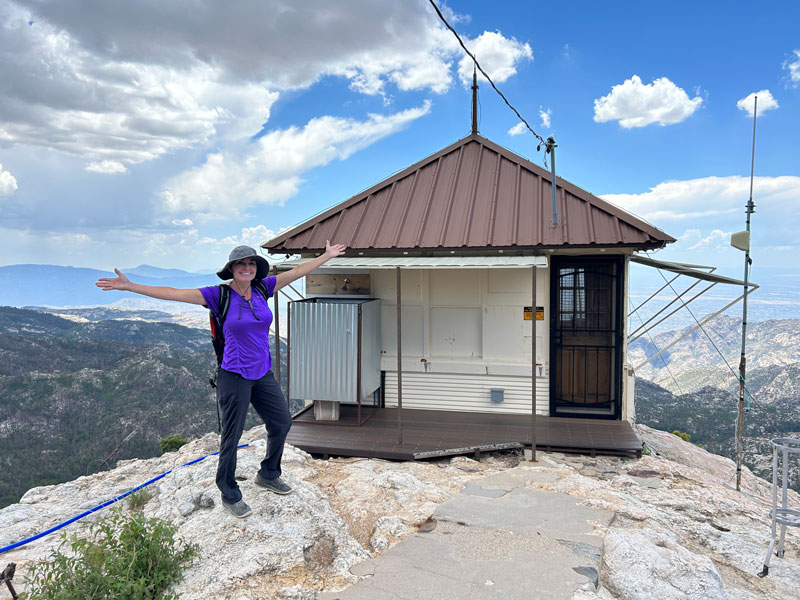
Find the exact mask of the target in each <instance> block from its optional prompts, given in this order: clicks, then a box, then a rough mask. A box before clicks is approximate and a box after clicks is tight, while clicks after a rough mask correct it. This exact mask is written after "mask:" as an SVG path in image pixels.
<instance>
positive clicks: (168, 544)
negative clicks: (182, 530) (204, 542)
mask: <svg viewBox="0 0 800 600" xmlns="http://www.w3.org/2000/svg"><path fill="white" fill-rule="evenodd" d="M175 532H176V529H175V527H174V526H173V525H172V524H170V523H168V522H166V521H163V520H161V519H144V518H143V517H142V515H141V514H140V513H125V512H122V511H114V512H112V513H111V514H110V515H109V516H108V517H106V518H104V519H102V520H100V521H98V522H97V523H93V524H92V525H91V526H90V527H89V535H88V536H87V537H86V538H79V537H78V536H77V535H76V534H72V536H70V537H69V538H68V537H67V534H66V533H62V534H61V543H60V544H59V546H58V548H57V549H56V550H53V551H52V552H51V554H50V559H49V560H46V561H42V562H39V563H36V564H35V565H34V566H33V569H32V571H31V574H30V575H29V576H28V577H27V578H26V584H27V587H28V593H27V595H26V596H25V598H26V600H74V599H76V598H80V599H81V600H100V599H103V600H105V599H107V598H114V599H116V600H134V599H142V598H148V599H152V600H177V596H176V595H175V594H172V593H168V592H167V588H168V587H169V586H170V585H171V584H173V583H177V582H179V581H181V580H182V579H183V569H184V566H188V564H187V563H191V561H192V559H193V558H194V557H195V556H197V554H198V550H197V547H196V546H195V545H193V544H184V543H183V542H180V541H177V540H176V539H175Z"/></svg>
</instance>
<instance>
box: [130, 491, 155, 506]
mask: <svg viewBox="0 0 800 600" xmlns="http://www.w3.org/2000/svg"><path fill="white" fill-rule="evenodd" d="M152 497H153V493H152V492H150V491H149V490H145V489H141V490H139V491H137V492H133V493H132V494H131V495H130V496H128V497H127V498H126V500H127V501H128V508H130V509H131V510H141V508H142V507H143V506H144V505H145V504H147V503H148V502H149V501H150V498H152Z"/></svg>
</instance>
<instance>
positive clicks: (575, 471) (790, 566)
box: [0, 426, 800, 600]
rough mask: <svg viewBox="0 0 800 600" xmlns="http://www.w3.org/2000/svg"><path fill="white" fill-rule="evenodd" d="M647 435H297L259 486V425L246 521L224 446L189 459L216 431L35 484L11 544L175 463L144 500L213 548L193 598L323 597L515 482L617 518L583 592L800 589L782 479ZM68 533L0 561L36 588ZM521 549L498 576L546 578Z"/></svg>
mask: <svg viewBox="0 0 800 600" xmlns="http://www.w3.org/2000/svg"><path fill="white" fill-rule="evenodd" d="M638 431H639V433H640V435H641V438H642V440H643V441H644V443H645V444H646V445H647V447H648V448H649V449H650V450H651V454H650V455H649V456H644V457H642V458H641V459H638V460H637V459H629V458H618V457H589V456H580V455H563V454H543V453H539V455H538V458H539V462H538V463H529V462H527V461H524V460H522V457H521V456H520V455H519V454H515V453H498V454H496V455H486V456H484V457H483V458H482V459H481V460H480V461H478V460H473V459H471V458H466V457H456V458H452V459H442V460H438V461H430V462H414V463H398V462H388V461H381V460H374V459H371V460H367V459H332V460H327V461H324V460H318V459H314V458H312V457H311V456H309V455H308V454H306V453H304V452H301V451H299V450H297V449H295V448H292V447H290V446H287V448H286V451H285V454H284V462H283V465H284V477H285V479H286V480H287V481H288V482H289V483H290V484H291V485H292V486H293V487H294V488H295V491H294V493H293V494H291V495H289V496H278V495H275V494H271V493H269V492H265V491H264V490H262V489H261V488H258V487H257V486H256V485H255V484H254V483H253V481H252V478H253V476H254V475H255V472H256V470H257V469H258V465H259V462H260V460H261V458H262V456H263V453H264V440H263V439H262V438H261V436H262V434H263V428H255V429H253V430H250V431H248V432H245V436H244V438H243V442H250V445H249V446H248V447H246V448H243V449H241V450H240V451H239V462H238V474H239V475H240V476H241V481H240V485H241V487H242V491H243V493H244V496H245V500H246V501H247V502H248V503H249V504H250V505H251V507H252V508H253V514H252V515H251V516H250V517H248V518H246V519H235V518H234V517H233V516H231V515H230V514H228V513H227V512H226V511H225V510H224V509H223V508H222V507H221V505H220V500H219V494H218V492H217V489H216V486H215V485H214V475H215V472H216V457H213V456H212V457H209V458H207V459H205V460H203V461H200V462H198V463H196V464H192V465H189V466H180V465H183V464H184V463H187V462H189V461H191V460H193V459H195V458H198V457H200V456H203V455H206V454H210V453H212V452H215V451H216V450H217V443H218V438H217V436H216V435H206V436H204V437H202V438H200V439H198V440H195V441H193V442H191V443H189V444H187V445H186V446H184V447H183V448H181V450H180V451H178V452H176V453H168V454H166V455H164V456H161V457H159V458H155V459H150V460H133V461H126V462H124V463H121V464H120V465H118V467H117V468H116V469H114V470H112V471H108V472H103V473H98V474H95V475H91V476H87V477H81V478H79V479H77V480H75V481H72V482H68V483H65V484H62V485H56V486H47V487H41V488H34V489H32V490H30V491H29V492H28V493H27V494H25V496H24V497H23V498H22V499H21V501H20V503H18V504H15V505H11V506H9V507H7V508H5V509H3V510H0V547H4V546H6V545H8V544H11V543H14V542H17V541H19V540H22V539H24V538H27V537H29V536H32V535H35V534H37V533H40V532H42V531H44V530H46V529H48V528H50V527H52V526H54V525H57V524H59V523H61V522H63V521H66V520H67V519H70V518H72V517H74V516H75V515H77V514H80V513H81V512H83V511H86V510H89V509H91V508H93V507H95V506H97V505H98V504H100V503H102V502H104V501H106V500H108V499H111V498H114V497H116V496H118V495H120V494H123V493H125V492H126V491H128V490H130V489H131V488H133V487H135V486H137V485H139V484H141V483H143V482H145V481H147V480H149V479H152V478H155V477H157V476H159V475H161V474H162V473H165V472H166V471H169V470H171V469H172V472H171V473H169V474H168V475H166V476H165V477H163V478H162V479H159V480H158V481H156V482H155V483H153V484H152V485H149V486H148V487H147V488H146V489H147V490H148V491H150V492H151V494H152V497H151V498H150V499H149V500H148V501H147V502H146V503H145V504H144V506H143V508H142V511H143V514H144V515H145V516H146V517H159V518H162V519H166V520H168V521H170V522H171V523H173V524H175V525H176V526H177V528H178V535H179V536H180V537H181V538H183V539H184V540H186V541H188V542H192V543H195V544H197V545H198V546H199V548H200V556H199V557H198V559H197V560H196V561H195V562H194V564H193V565H192V566H191V567H190V568H189V569H188V570H187V571H186V577H185V580H184V581H183V582H182V583H181V584H179V586H178V587H177V588H176V590H175V591H176V592H178V594H179V595H180V597H181V598H186V599H190V600H191V599H195V598H196V599H200V598H204V599H205V598H219V599H229V600H260V599H267V598H296V599H300V600H311V599H314V598H317V597H318V596H319V595H320V593H321V592H323V591H324V592H331V591H336V590H343V589H345V588H347V587H348V586H351V585H353V584H354V583H355V584H357V582H358V581H359V580H363V579H364V578H368V577H370V576H372V575H371V574H370V572H369V569H365V568H364V565H365V564H367V561H369V559H370V558H371V557H376V556H378V555H379V554H381V553H384V552H386V551H387V550H390V549H392V548H393V547H394V546H397V545H398V544H409V543H416V542H414V540H415V539H416V538H418V535H417V532H418V531H425V530H426V528H431V527H435V522H432V521H431V520H430V518H431V516H432V515H433V514H434V513H435V512H436V511H437V509H439V507H441V509H440V510H439V513H437V514H440V515H443V516H446V515H447V510H448V507H457V506H458V505H459V497H460V495H464V494H467V495H469V496H471V497H472V498H473V499H477V501H481V502H484V501H485V502H486V503H490V502H493V501H498V500H503V501H504V502H506V503H507V504H508V505H509V506H513V507H514V508H513V509H514V510H520V511H522V510H526V507H525V506H523V505H522V504H520V502H522V500H519V501H517V500H515V498H522V497H523V496H524V495H522V494H517V493H515V492H514V487H515V486H522V487H523V488H524V489H527V490H531V491H532V492H535V495H534V496H535V497H536V498H539V499H541V501H542V502H544V501H545V500H546V498H547V496H548V495H551V494H553V495H557V496H558V497H559V498H562V497H564V496H568V497H569V498H570V502H572V503H573V504H575V505H576V506H583V507H585V508H586V509H591V510H595V511H598V513H602V514H603V515H610V517H609V518H604V519H600V520H597V522H595V523H594V525H593V527H594V531H593V532H592V537H591V539H592V540H596V541H593V542H592V544H594V545H593V546H592V548H596V552H597V561H598V562H597V564H598V566H599V577H595V578H594V579H595V580H599V583H598V585H597V586H595V584H594V582H593V581H592V578H591V577H589V576H588V575H586V574H584V575H586V577H585V579H586V582H587V583H586V584H585V585H582V586H580V589H578V590H577V591H576V592H575V594H574V596H573V599H574V600H597V599H598V598H599V599H602V600H612V599H642V600H643V599H645V598H647V599H648V600H651V599H657V600H659V599H664V600H667V599H676V600H677V599H679V598H680V599H684V598H698V599H700V598H703V599H705V598H708V599H712V598H713V599H715V600H716V599H723V598H731V599H751V598H766V599H775V600H778V599H780V600H785V599H791V598H800V535H798V534H799V533H800V532H798V531H797V530H796V529H792V528H789V529H788V530H787V536H786V546H785V549H786V554H785V556H784V557H782V558H778V557H776V556H773V557H772V561H771V568H770V573H769V576H768V577H766V578H763V579H762V578H759V577H757V573H758V572H759V571H760V570H761V567H762V565H763V562H764V558H765V556H766V550H767V546H768V544H769V534H770V521H769V510H770V507H771V495H770V492H771V486H770V484H769V483H767V482H765V481H763V480H761V479H758V478H756V477H755V476H753V475H752V474H751V473H750V472H749V471H747V470H746V469H745V471H744V473H743V490H742V492H737V491H736V490H735V488H734V473H735V471H734V465H733V463H732V462H731V461H730V460H728V459H724V458H721V457H718V456H715V455H712V454H709V453H707V452H705V451H704V450H702V449H700V448H698V447H696V446H694V445H692V444H689V443H687V442H684V441H683V440H681V439H680V438H678V437H676V436H674V435H672V434H668V433H664V432H659V431H655V430H652V429H649V428H647V427H643V426H639V427H638ZM517 504H520V505H519V506H517ZM789 504H790V506H792V507H794V508H800V498H798V495H797V494H795V493H793V492H791V493H790V498H789ZM114 507H116V508H114ZM112 509H116V510H131V509H130V507H129V506H128V505H127V503H126V501H124V500H123V501H120V502H118V503H116V504H114V505H112V507H109V508H106V509H103V510H101V511H98V512H96V513H93V514H91V515H89V516H88V517H86V518H84V519H82V520H80V521H77V522H75V523H73V524H72V525H70V526H68V527H67V528H66V531H67V532H68V533H70V534H71V533H81V532H83V531H85V528H86V526H87V524H88V523H89V522H91V521H93V520H96V519H98V518H100V517H101V516H102V515H103V514H105V513H106V512H108V511H109V510H112ZM546 517H547V521H546V522H545V521H542V523H538V524H537V523H535V522H534V523H533V524H532V525H531V530H530V531H527V532H526V531H519V532H511V534H510V535H516V536H517V537H518V538H520V536H524V535H530V534H531V533H530V532H532V531H533V530H534V529H536V530H537V531H542V532H545V531H549V532H551V534H552V535H557V534H558V519H557V518H554V515H553V514H552V513H548V514H547V515H546ZM544 518H545V515H543V516H542V519H544ZM487 519H488V517H487ZM498 519H500V521H498V523H495V524H493V523H491V522H490V521H489V520H484V519H483V517H482V518H481V520H480V521H478V520H477V518H476V522H475V524H474V525H475V526H476V527H480V528H481V531H482V532H483V535H484V537H485V538H486V539H487V540H491V543H492V544H494V543H496V542H497V543H501V542H502V540H501V539H500V537H498V536H499V534H498V533H496V532H505V533H504V534H508V532H507V531H506V529H508V524H509V522H510V521H509V520H508V518H507V515H502V514H498ZM445 526H447V527H457V526H458V524H455V525H454V524H452V523H445V524H442V523H440V524H439V528H440V530H442V531H444V530H445V529H443V528H445ZM459 527H460V526H459ZM492 528H494V530H493V529H492ZM537 528H538V529H537ZM493 531H494V533H493ZM533 535H536V534H533ZM59 539H60V538H59V534H58V533H55V534H51V535H48V536H45V537H42V538H40V539H38V540H36V541H34V542H31V543H30V544H26V545H24V546H21V547H19V548H17V549H15V550H12V551H9V552H6V553H5V554H3V555H2V556H0V561H2V564H0V567H2V566H4V565H5V564H7V563H9V562H15V563H17V575H16V577H15V587H17V590H18V591H20V589H23V590H24V585H23V584H22V582H23V579H24V575H25V572H26V571H27V570H29V567H30V564H31V562H32V561H36V560H42V559H45V558H46V557H47V556H48V554H49V553H50V552H51V551H52V550H53V549H54V548H55V547H56V546H57V545H58V543H59ZM438 539H446V536H442V537H440V538H438ZM520 539H521V538H520ZM588 539H589V538H586V539H582V538H578V537H576V538H574V539H573V540H570V539H566V540H565V543H559V544H555V545H553V546H552V548H551V547H550V545H548V544H541V545H540V546H541V547H539V548H538V549H537V551H538V552H540V553H541V554H542V557H541V558H542V560H541V561H540V562H541V564H542V565H546V564H548V561H551V562H552V561H553V560H558V557H559V556H573V555H575V554H576V553H577V552H580V551H586V548H587V547H588V546H587V544H586V540H588ZM515 543H516V544H519V541H518V540H517V541H515ZM514 548H516V546H515V547H514ZM582 548H583V550H581V549H582ZM523 551H524V552H530V551H531V548H529V547H528V546H526V547H525V548H521V547H520V548H518V549H516V550H514V552H509V554H508V556H509V558H508V560H503V561H498V563H497V564H498V568H499V567H500V566H502V568H501V569H500V571H498V573H497V576H498V577H509V576H510V575H509V574H510V573H512V572H514V571H515V569H516V570H517V571H518V572H519V573H523V572H524V573H526V574H527V575H528V576H530V577H532V578H534V579H535V577H536V575H537V573H536V569H537V561H534V560H532V559H531V560H525V561H524V564H520V565H518V567H515V565H514V564H513V562H514V561H513V560H512V559H511V558H510V557H513V556H515V555H517V554H518V553H519V552H523ZM459 552H461V553H462V554H463V552H466V550H465V549H460V550H459ZM593 552H594V550H593ZM565 553H566V554H565ZM387 556H388V554H387ZM470 558H471V559H474V558H477V557H473V556H470ZM509 562H511V563H512V564H508V563H509ZM408 568H409V569H413V565H409V566H408ZM579 574H580V573H579ZM543 575H547V574H543ZM409 577H413V571H410V572H409ZM401 579H402V578H401ZM488 581H490V580H489V579H488V578H487V579H486V582H488ZM493 581H495V582H497V581H499V579H497V578H495V579H494V580H493ZM485 587H486V588H487V590H488V589H491V588H492V587H493V586H492V585H489V583H486V585H485ZM532 591H533V590H532Z"/></svg>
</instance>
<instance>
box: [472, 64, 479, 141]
mask: <svg viewBox="0 0 800 600" xmlns="http://www.w3.org/2000/svg"><path fill="white" fill-rule="evenodd" d="M477 133H478V67H477V65H476V63H475V62H474V61H473V63H472V135H476V134H477Z"/></svg>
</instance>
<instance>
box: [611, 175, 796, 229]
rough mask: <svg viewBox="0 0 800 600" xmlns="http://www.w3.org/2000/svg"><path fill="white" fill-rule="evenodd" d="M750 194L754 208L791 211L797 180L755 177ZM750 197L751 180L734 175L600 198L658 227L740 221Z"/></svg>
mask: <svg viewBox="0 0 800 600" xmlns="http://www.w3.org/2000/svg"><path fill="white" fill-rule="evenodd" d="M753 194H754V200H755V202H756V205H761V204H766V205H769V206H771V207H772V210H773V211H774V212H775V214H778V213H779V211H790V210H793V205H795V204H796V203H797V199H798V198H800V177H796V176H790V175H785V176H781V177H756V178H755V179H754V182H753ZM749 195H750V178H749V177H741V176H738V175H736V176H730V177H703V178H699V179H688V180H684V181H667V182H663V183H659V184H658V185H657V186H655V187H653V188H650V190H649V191H647V192H643V193H640V194H604V195H603V198H604V199H606V200H608V201H609V202H612V203H614V204H616V205H618V206H621V207H622V208H624V209H625V210H628V211H630V212H632V213H634V214H637V215H639V216H641V217H642V218H644V219H647V220H648V221H650V222H652V223H656V224H658V223H661V222H664V221H668V222H684V221H693V220H697V219H710V220H715V219H716V220H718V221H719V220H723V219H727V218H728V217H730V215H736V216H737V218H738V217H739V216H741V220H742V221H743V220H744V206H745V204H746V203H747V199H748V198H749Z"/></svg>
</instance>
